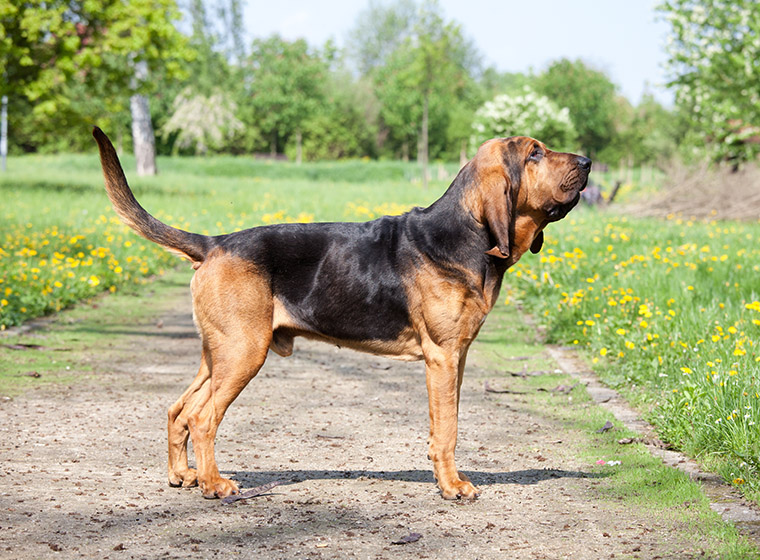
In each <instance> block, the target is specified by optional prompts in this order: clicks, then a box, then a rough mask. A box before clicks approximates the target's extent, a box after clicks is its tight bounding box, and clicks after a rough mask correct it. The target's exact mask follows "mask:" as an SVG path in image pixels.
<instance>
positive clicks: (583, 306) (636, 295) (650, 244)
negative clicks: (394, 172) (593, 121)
mask: <svg viewBox="0 0 760 560" xmlns="http://www.w3.org/2000/svg"><path fill="white" fill-rule="evenodd" d="M573 215H575V214H571V217H569V218H567V219H565V220H563V221H561V222H559V223H557V224H552V226H551V227H550V228H548V229H547V233H546V242H545V244H544V248H543V251H542V253H541V254H540V255H539V256H538V257H537V258H523V259H522V260H521V261H520V262H519V263H518V264H517V265H516V266H515V267H513V268H511V269H510V270H509V272H508V276H507V278H508V281H507V282H508V284H509V285H510V286H512V287H513V289H514V290H515V291H514V292H512V294H511V296H512V297H517V298H519V299H521V300H522V301H523V303H524V304H526V305H527V306H528V307H529V308H530V309H531V310H532V311H533V312H534V313H535V314H536V315H538V316H540V317H542V321H543V322H544V323H545V324H546V326H547V334H548V337H549V339H550V340H551V341H553V342H559V343H564V344H575V345H577V347H578V348H580V349H585V350H586V351H587V352H588V356H589V357H590V358H591V360H592V362H593V363H594V364H595V368H596V369H597V370H598V371H599V373H600V375H601V376H602V378H603V379H604V381H605V382H606V383H608V384H610V385H612V386H615V387H619V388H623V389H624V390H625V391H626V392H628V394H629V396H631V397H632V398H634V399H636V400H638V401H639V402H640V403H642V405H644V406H645V408H646V409H648V410H649V411H650V414H649V419H650V421H652V422H653V423H655V424H656V425H657V426H658V428H659V430H660V436H661V437H663V438H664V439H666V440H667V441H668V442H670V443H671V444H673V445H674V446H676V447H679V448H681V449H684V450H687V451H688V452H690V453H691V454H694V455H697V456H700V457H701V458H703V459H704V460H707V461H713V460H716V461H717V458H720V460H719V462H720V463H721V464H722V465H723V466H724V467H726V469H725V471H724V472H726V473H731V472H733V473H735V475H734V477H735V478H741V479H742V480H743V481H744V482H745V483H746V484H745V485H744V486H745V487H746V488H749V489H751V491H754V492H758V491H760V462H759V461H758V460H757V457H758V452H759V451H760V431H759V430H758V429H757V425H759V423H760V348H758V346H757V340H758V334H760V301H758V300H760V293H759V292H758V286H757V282H756V281H755V278H756V275H757V272H758V271H759V270H760V265H758V264H757V263H758V259H759V258H760V250H759V249H758V244H757V243H756V241H757V239H758V238H759V237H760V227H758V224H742V223H725V222H724V223H721V222H717V223H716V222H710V223H700V222H692V221H688V220H683V219H680V218H678V217H675V216H674V217H673V218H672V219H671V220H668V221H665V220H651V219H650V220H644V219H636V220H634V219H630V218H626V217H621V216H602V215H599V214H597V213H590V212H589V213H586V214H585V215H584V214H578V215H575V217H574V218H573V217H572V216H573ZM734 477H732V478H730V479H729V482H731V481H732V480H733V478H734Z"/></svg>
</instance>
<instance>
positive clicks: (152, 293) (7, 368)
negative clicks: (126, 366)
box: [0, 268, 192, 397]
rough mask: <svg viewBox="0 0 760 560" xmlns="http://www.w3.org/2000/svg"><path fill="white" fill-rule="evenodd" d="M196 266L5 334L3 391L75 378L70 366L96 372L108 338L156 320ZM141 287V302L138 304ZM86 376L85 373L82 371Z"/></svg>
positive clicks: (0, 350)
mask: <svg viewBox="0 0 760 560" xmlns="http://www.w3.org/2000/svg"><path fill="white" fill-rule="evenodd" d="M191 272H192V271H190V270H189V269H188V268H181V269H172V270H169V271H168V272H167V273H166V274H165V275H164V276H161V277H155V278H153V279H151V280H152V281H151V282H150V283H148V284H147V285H145V286H142V287H140V288H137V287H132V288H128V289H124V290H121V291H119V292H118V293H116V294H109V295H108V296H107V297H93V298H91V299H89V300H87V301H83V302H80V304H79V305H77V306H75V307H73V308H71V309H69V310H66V311H64V312H62V313H59V314H57V315H55V316H53V317H51V318H49V319H45V320H40V321H39V323H38V324H35V325H34V328H32V329H30V330H27V329H24V330H23V331H19V330H18V329H16V330H15V331H14V330H8V331H6V332H5V333H3V334H0V396H2V397H9V396H10V397H12V396H14V395H17V394H19V393H22V392H23V391H25V390H26V389H28V388H31V387H39V386H40V385H45V384H50V383H74V382H76V381H77V379H76V378H74V377H72V375H71V374H70V373H69V372H70V371H73V370H76V371H77V372H83V371H84V372H88V371H91V369H90V368H91V366H90V365H89V364H90V363H91V361H92V360H91V355H92V354H93V352H98V351H102V349H103V347H104V346H106V347H107V346H108V343H107V342H105V343H104V337H109V336H120V335H122V334H123V333H122V332H121V329H122V325H125V324H136V323H146V322H148V323H150V322H152V321H154V320H155V319H156V318H157V317H159V316H160V315H161V314H162V313H165V312H166V311H168V310H169V309H170V308H171V306H172V305H173V304H174V301H175V299H176V297H174V296H175V295H176V294H178V293H184V292H186V291H187V290H188V284H189V281H190V276H191V274H190V273H191ZM138 291H139V297H140V305H135V296H136V295H137V293H138ZM78 375H81V373H78Z"/></svg>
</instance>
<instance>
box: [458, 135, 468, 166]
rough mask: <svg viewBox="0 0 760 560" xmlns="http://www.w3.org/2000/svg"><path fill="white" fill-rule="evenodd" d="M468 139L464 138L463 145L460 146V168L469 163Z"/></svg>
mask: <svg viewBox="0 0 760 560" xmlns="http://www.w3.org/2000/svg"><path fill="white" fill-rule="evenodd" d="M467 161H468V160H467V140H462V146H461V147H460V148H459V169H462V168H463V167H464V166H465V165H467Z"/></svg>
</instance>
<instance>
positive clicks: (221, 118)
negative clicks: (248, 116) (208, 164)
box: [161, 87, 243, 154]
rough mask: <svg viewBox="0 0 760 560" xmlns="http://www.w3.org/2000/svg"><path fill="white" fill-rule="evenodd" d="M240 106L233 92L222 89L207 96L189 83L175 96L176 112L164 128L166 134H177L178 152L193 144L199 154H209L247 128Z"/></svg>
mask: <svg viewBox="0 0 760 560" xmlns="http://www.w3.org/2000/svg"><path fill="white" fill-rule="evenodd" d="M236 110H237V106H236V105H235V103H234V101H232V99H231V97H230V95H229V94H227V93H225V92H223V91H221V90H217V91H215V92H214V93H212V94H211V95H209V96H205V95H202V94H196V93H194V91H193V89H192V88H190V87H187V88H185V89H184V90H183V91H182V92H180V94H179V95H177V97H176V98H175V99H174V113H173V114H172V116H171V118H170V119H169V120H168V121H167V122H166V123H165V124H164V126H163V127H162V128H161V131H162V134H163V135H164V136H171V135H174V151H175V153H176V152H177V151H178V149H179V148H190V147H193V148H194V150H195V153H196V154H206V153H207V152H208V150H209V148H212V149H213V148H216V149H219V148H221V147H222V146H223V144H224V141H225V139H228V138H230V137H232V135H234V133H235V132H237V131H239V130H241V129H242V128H243V123H242V122H240V120H239V119H238V118H237V117H236V116H235V112H236Z"/></svg>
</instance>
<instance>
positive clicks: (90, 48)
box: [0, 0, 190, 121]
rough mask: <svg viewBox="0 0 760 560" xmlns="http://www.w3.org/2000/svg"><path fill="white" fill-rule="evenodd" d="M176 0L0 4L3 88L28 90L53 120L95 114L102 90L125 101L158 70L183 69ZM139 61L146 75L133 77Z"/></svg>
mask: <svg viewBox="0 0 760 560" xmlns="http://www.w3.org/2000/svg"><path fill="white" fill-rule="evenodd" d="M178 19H179V11H178V10H177V7H176V4H175V1H174V0H132V1H131V2H121V1H119V0H101V1H85V0H49V1H46V2H42V1H39V0H35V1H23V0H11V2H5V3H3V5H2V6H0V73H1V74H3V76H4V80H2V82H1V83H0V93H3V94H8V95H9V96H10V97H21V96H23V97H25V98H26V99H28V100H29V101H30V102H31V103H32V104H33V110H34V112H35V114H37V115H44V116H45V117H47V118H50V120H51V121H54V120H56V119H58V118H61V117H62V116H66V115H69V116H70V115H72V114H77V115H78V116H79V117H80V118H87V119H91V120H95V119H96V118H99V117H102V116H103V114H102V112H98V110H99V109H102V108H103V106H104V105H103V103H101V102H100V100H96V101H95V102H94V103H92V104H90V103H85V102H83V101H82V99H81V98H78V97H76V96H73V95H72V92H73V91H76V90H83V91H85V92H87V94H88V97H92V96H93V95H102V96H103V97H105V98H107V99H108V101H107V103H108V104H110V106H111V107H112V108H113V107H116V106H118V107H119V108H121V110H125V109H126V105H127V100H128V99H129V97H130V96H131V95H134V94H150V93H152V92H154V91H155V88H156V83H157V82H158V79H157V78H158V77H161V78H170V79H171V78H172V77H177V76H179V75H181V74H182V64H183V62H184V61H186V60H187V58H188V57H189V56H190V53H189V50H188V48H187V41H186V39H185V37H184V36H183V35H182V34H181V33H179V31H177V29H176V28H175V27H174V24H173V22H174V21H176V20H178ZM140 65H144V67H145V69H146V70H147V72H148V75H149V76H151V79H149V80H136V79H135V70H136V68H139V67H140Z"/></svg>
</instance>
